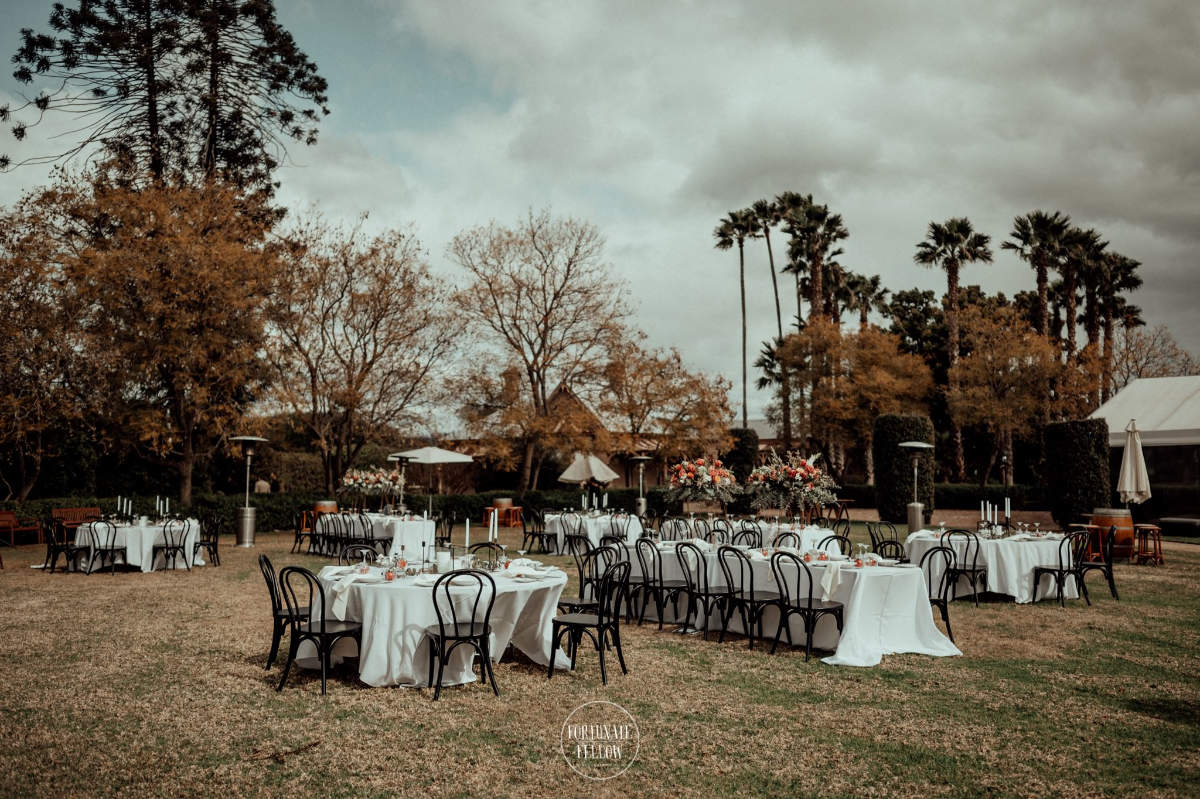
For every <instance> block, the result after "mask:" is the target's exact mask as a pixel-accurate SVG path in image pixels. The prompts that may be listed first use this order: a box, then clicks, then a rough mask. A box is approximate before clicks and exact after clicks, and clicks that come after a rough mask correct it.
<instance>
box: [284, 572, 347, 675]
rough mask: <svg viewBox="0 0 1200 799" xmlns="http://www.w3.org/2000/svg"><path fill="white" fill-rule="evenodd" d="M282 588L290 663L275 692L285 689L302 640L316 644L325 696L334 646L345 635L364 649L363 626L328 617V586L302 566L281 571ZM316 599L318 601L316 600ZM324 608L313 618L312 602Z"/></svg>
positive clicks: (288, 660) (285, 668)
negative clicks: (326, 596) (288, 630)
mask: <svg viewBox="0 0 1200 799" xmlns="http://www.w3.org/2000/svg"><path fill="white" fill-rule="evenodd" d="M279 589H280V592H281V593H282V594H283V601H284V603H285V604H286V605H287V615H288V624H289V625H290V626H291V633H292V634H291V637H290V639H289V640H288V656H287V663H285V664H284V666H283V676H282V677H280V678H279V685H278V686H277V687H276V688H275V690H276V691H282V690H283V686H284V683H286V682H287V678H288V672H290V671H291V670H292V664H293V663H295V662H296V652H297V650H299V648H300V643H301V642H302V641H312V642H313V644H314V645H315V646H316V647H317V657H318V658H320V660H321V696H324V695H325V679H326V675H327V674H328V672H329V668H330V663H329V661H330V656H331V655H332V654H333V647H334V646H335V645H336V644H337V642H338V641H340V640H342V639H343V638H352V639H354V642H355V644H357V646H358V647H359V649H360V650H361V649H362V625H361V624H359V623H358V622H356V621H337V620H336V619H326V618H325V609H326V608H327V607H329V606H328V605H327V604H326V603H325V589H324V588H323V587H322V586H321V582H320V581H319V580H318V579H317V575H315V574H313V573H312V572H310V571H309V570H308V569H305V568H303V567H301V566H285V567H283V570H282V571H281V572H279ZM314 600H315V602H314ZM314 604H316V606H317V607H319V608H321V618H319V619H314V618H313V617H312V614H313V611H312V608H313V605H314Z"/></svg>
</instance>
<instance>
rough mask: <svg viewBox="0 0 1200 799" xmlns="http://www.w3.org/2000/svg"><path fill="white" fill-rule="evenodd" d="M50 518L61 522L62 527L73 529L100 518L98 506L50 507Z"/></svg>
mask: <svg viewBox="0 0 1200 799" xmlns="http://www.w3.org/2000/svg"><path fill="white" fill-rule="evenodd" d="M50 518H51V519H54V520H56V521H60V522H62V523H63V527H65V528H67V529H68V530H74V529H75V528H76V527H78V526H79V525H81V524H84V523H86V522H94V521H96V520H97V519H99V518H100V509H99V508H51V509H50Z"/></svg>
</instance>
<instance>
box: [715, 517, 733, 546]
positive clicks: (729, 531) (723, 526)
mask: <svg viewBox="0 0 1200 799" xmlns="http://www.w3.org/2000/svg"><path fill="white" fill-rule="evenodd" d="M712 529H713V531H714V532H715V531H717V530H722V531H724V532H725V540H726V541H732V540H733V525H732V524H730V522H729V520H728V519H725V518H720V519H713V522H712Z"/></svg>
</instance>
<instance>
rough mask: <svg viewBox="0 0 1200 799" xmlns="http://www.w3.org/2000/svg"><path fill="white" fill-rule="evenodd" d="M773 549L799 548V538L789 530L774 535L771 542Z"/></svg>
mask: <svg viewBox="0 0 1200 799" xmlns="http://www.w3.org/2000/svg"><path fill="white" fill-rule="evenodd" d="M771 546H773V547H794V548H795V549H799V548H800V536H799V535H797V534H796V533H793V532H792V531H790V530H784V531H783V532H781V533H776V534H775V539H774V540H773V541H771Z"/></svg>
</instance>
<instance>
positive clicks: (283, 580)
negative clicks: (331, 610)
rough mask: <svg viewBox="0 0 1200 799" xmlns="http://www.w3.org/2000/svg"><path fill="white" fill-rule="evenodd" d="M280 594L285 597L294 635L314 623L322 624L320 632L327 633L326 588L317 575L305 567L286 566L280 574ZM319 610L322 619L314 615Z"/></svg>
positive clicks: (284, 600)
mask: <svg viewBox="0 0 1200 799" xmlns="http://www.w3.org/2000/svg"><path fill="white" fill-rule="evenodd" d="M279 593H281V594H282V595H283V604H284V606H285V607H286V608H287V614H288V621H290V622H291V625H292V631H293V634H294V633H295V632H296V631H297V630H299V628H300V625H302V624H308V625H309V626H310V627H311V626H312V624H313V622H314V621H318V622H320V628H319V632H321V633H322V634H323V633H324V632H325V608H326V607H327V606H326V604H325V588H324V587H323V586H322V585H321V581H320V580H318V579H317V575H315V574H313V573H312V572H310V571H309V570H308V569H306V568H304V567H303V566H284V567H283V569H281V570H280V572H279ZM318 609H319V610H320V611H321V617H320V618H319V619H316V618H315V616H314V613H315V612H316V610H318Z"/></svg>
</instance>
